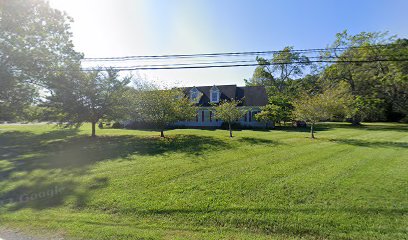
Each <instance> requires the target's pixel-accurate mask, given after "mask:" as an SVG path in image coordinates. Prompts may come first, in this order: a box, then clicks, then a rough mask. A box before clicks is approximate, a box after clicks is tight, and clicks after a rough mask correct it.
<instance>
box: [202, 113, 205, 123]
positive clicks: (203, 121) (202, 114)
mask: <svg viewBox="0 0 408 240" xmlns="http://www.w3.org/2000/svg"><path fill="white" fill-rule="evenodd" d="M204 120H205V118H204V111H201V122H204Z"/></svg>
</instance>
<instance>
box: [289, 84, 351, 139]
mask: <svg viewBox="0 0 408 240" xmlns="http://www.w3.org/2000/svg"><path fill="white" fill-rule="evenodd" d="M351 101H352V98H351V95H350V93H349V91H348V89H347V87H346V86H344V85H339V86H337V87H333V88H329V89H327V90H325V91H324V92H323V93H318V94H314V95H308V94H304V95H303V96H302V97H300V98H299V99H298V100H297V101H295V102H294V107H295V110H294V114H295V116H296V117H297V118H298V119H300V120H304V121H306V122H308V123H309V124H310V133H311V137H312V138H313V139H314V138H315V136H314V127H315V125H316V123H318V122H320V121H322V120H329V119H330V118H332V117H333V116H336V115H341V114H343V115H346V114H347V113H348V112H349V106H350V104H351Z"/></svg>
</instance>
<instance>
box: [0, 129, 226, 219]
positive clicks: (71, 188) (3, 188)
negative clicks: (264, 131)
mask: <svg viewBox="0 0 408 240" xmlns="http://www.w3.org/2000/svg"><path fill="white" fill-rule="evenodd" d="M229 147H230V146H229V144H228V143H227V142H225V141H222V140H221V139H217V138H213V137H208V136H195V135H177V136H174V137H169V138H165V139H160V138H158V137H142V136H135V135H124V136H101V137H96V138H91V137H88V136H85V135H78V132H77V130H75V129H68V130H56V131H50V132H46V133H43V134H33V133H30V132H19V131H9V132H4V133H0V167H1V168H0V208H2V207H4V206H7V209H8V210H10V211H12V210H17V209H21V208H34V209H44V208H49V207H55V206H59V205H62V204H64V202H65V200H66V199H67V198H72V197H73V198H76V202H78V203H79V205H83V201H85V199H87V196H86V195H87V194H88V193H87V192H89V191H92V190H95V189H99V188H105V187H107V186H108V185H109V179H108V178H103V179H102V178H101V179H93V180H92V181H90V182H89V181H88V182H84V181H83V180H82V181H81V180H80V179H79V177H81V176H84V175H86V174H87V172H88V169H89V167H90V166H91V165H92V164H94V163H97V162H101V161H106V160H122V161H123V160H129V161H137V159H135V158H134V157H132V156H133V155H139V156H145V155H148V156H155V155H165V154H168V153H180V154H186V155H194V156H197V155H204V154H205V153H206V152H207V151H217V150H221V149H225V148H229ZM79 189H81V190H79ZM83 189H86V191H83Z"/></svg>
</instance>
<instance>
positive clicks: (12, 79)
mask: <svg viewBox="0 0 408 240" xmlns="http://www.w3.org/2000/svg"><path fill="white" fill-rule="evenodd" d="M0 19H1V21H0V79H1V81H0V119H6V120H7V119H15V118H17V117H18V116H21V114H22V113H23V111H24V109H25V108H27V107H29V106H30V105H31V104H32V103H35V100H36V99H38V98H39V90H40V89H44V88H48V87H49V85H50V84H52V81H53V79H55V77H56V76H57V75H58V71H60V70H61V71H64V70H66V69H70V68H79V64H80V63H79V60H80V59H81V58H82V55H81V54H79V53H77V52H75V50H74V46H73V44H72V41H71V38H72V34H71V32H70V26H69V24H70V23H71V22H72V19H71V18H69V17H68V16H67V15H66V14H65V13H62V12H60V11H58V10H55V9H52V8H50V6H49V3H48V2H45V1H42V0H13V1H7V0H1V1H0Z"/></svg>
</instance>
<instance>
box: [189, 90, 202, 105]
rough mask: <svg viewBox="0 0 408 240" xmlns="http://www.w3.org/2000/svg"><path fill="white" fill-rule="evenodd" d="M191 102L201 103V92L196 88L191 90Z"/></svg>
mask: <svg viewBox="0 0 408 240" xmlns="http://www.w3.org/2000/svg"><path fill="white" fill-rule="evenodd" d="M190 100H191V101H192V102H195V103H198V102H199V101H200V91H198V89H197V88H195V87H194V88H192V89H191V90H190Z"/></svg>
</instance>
